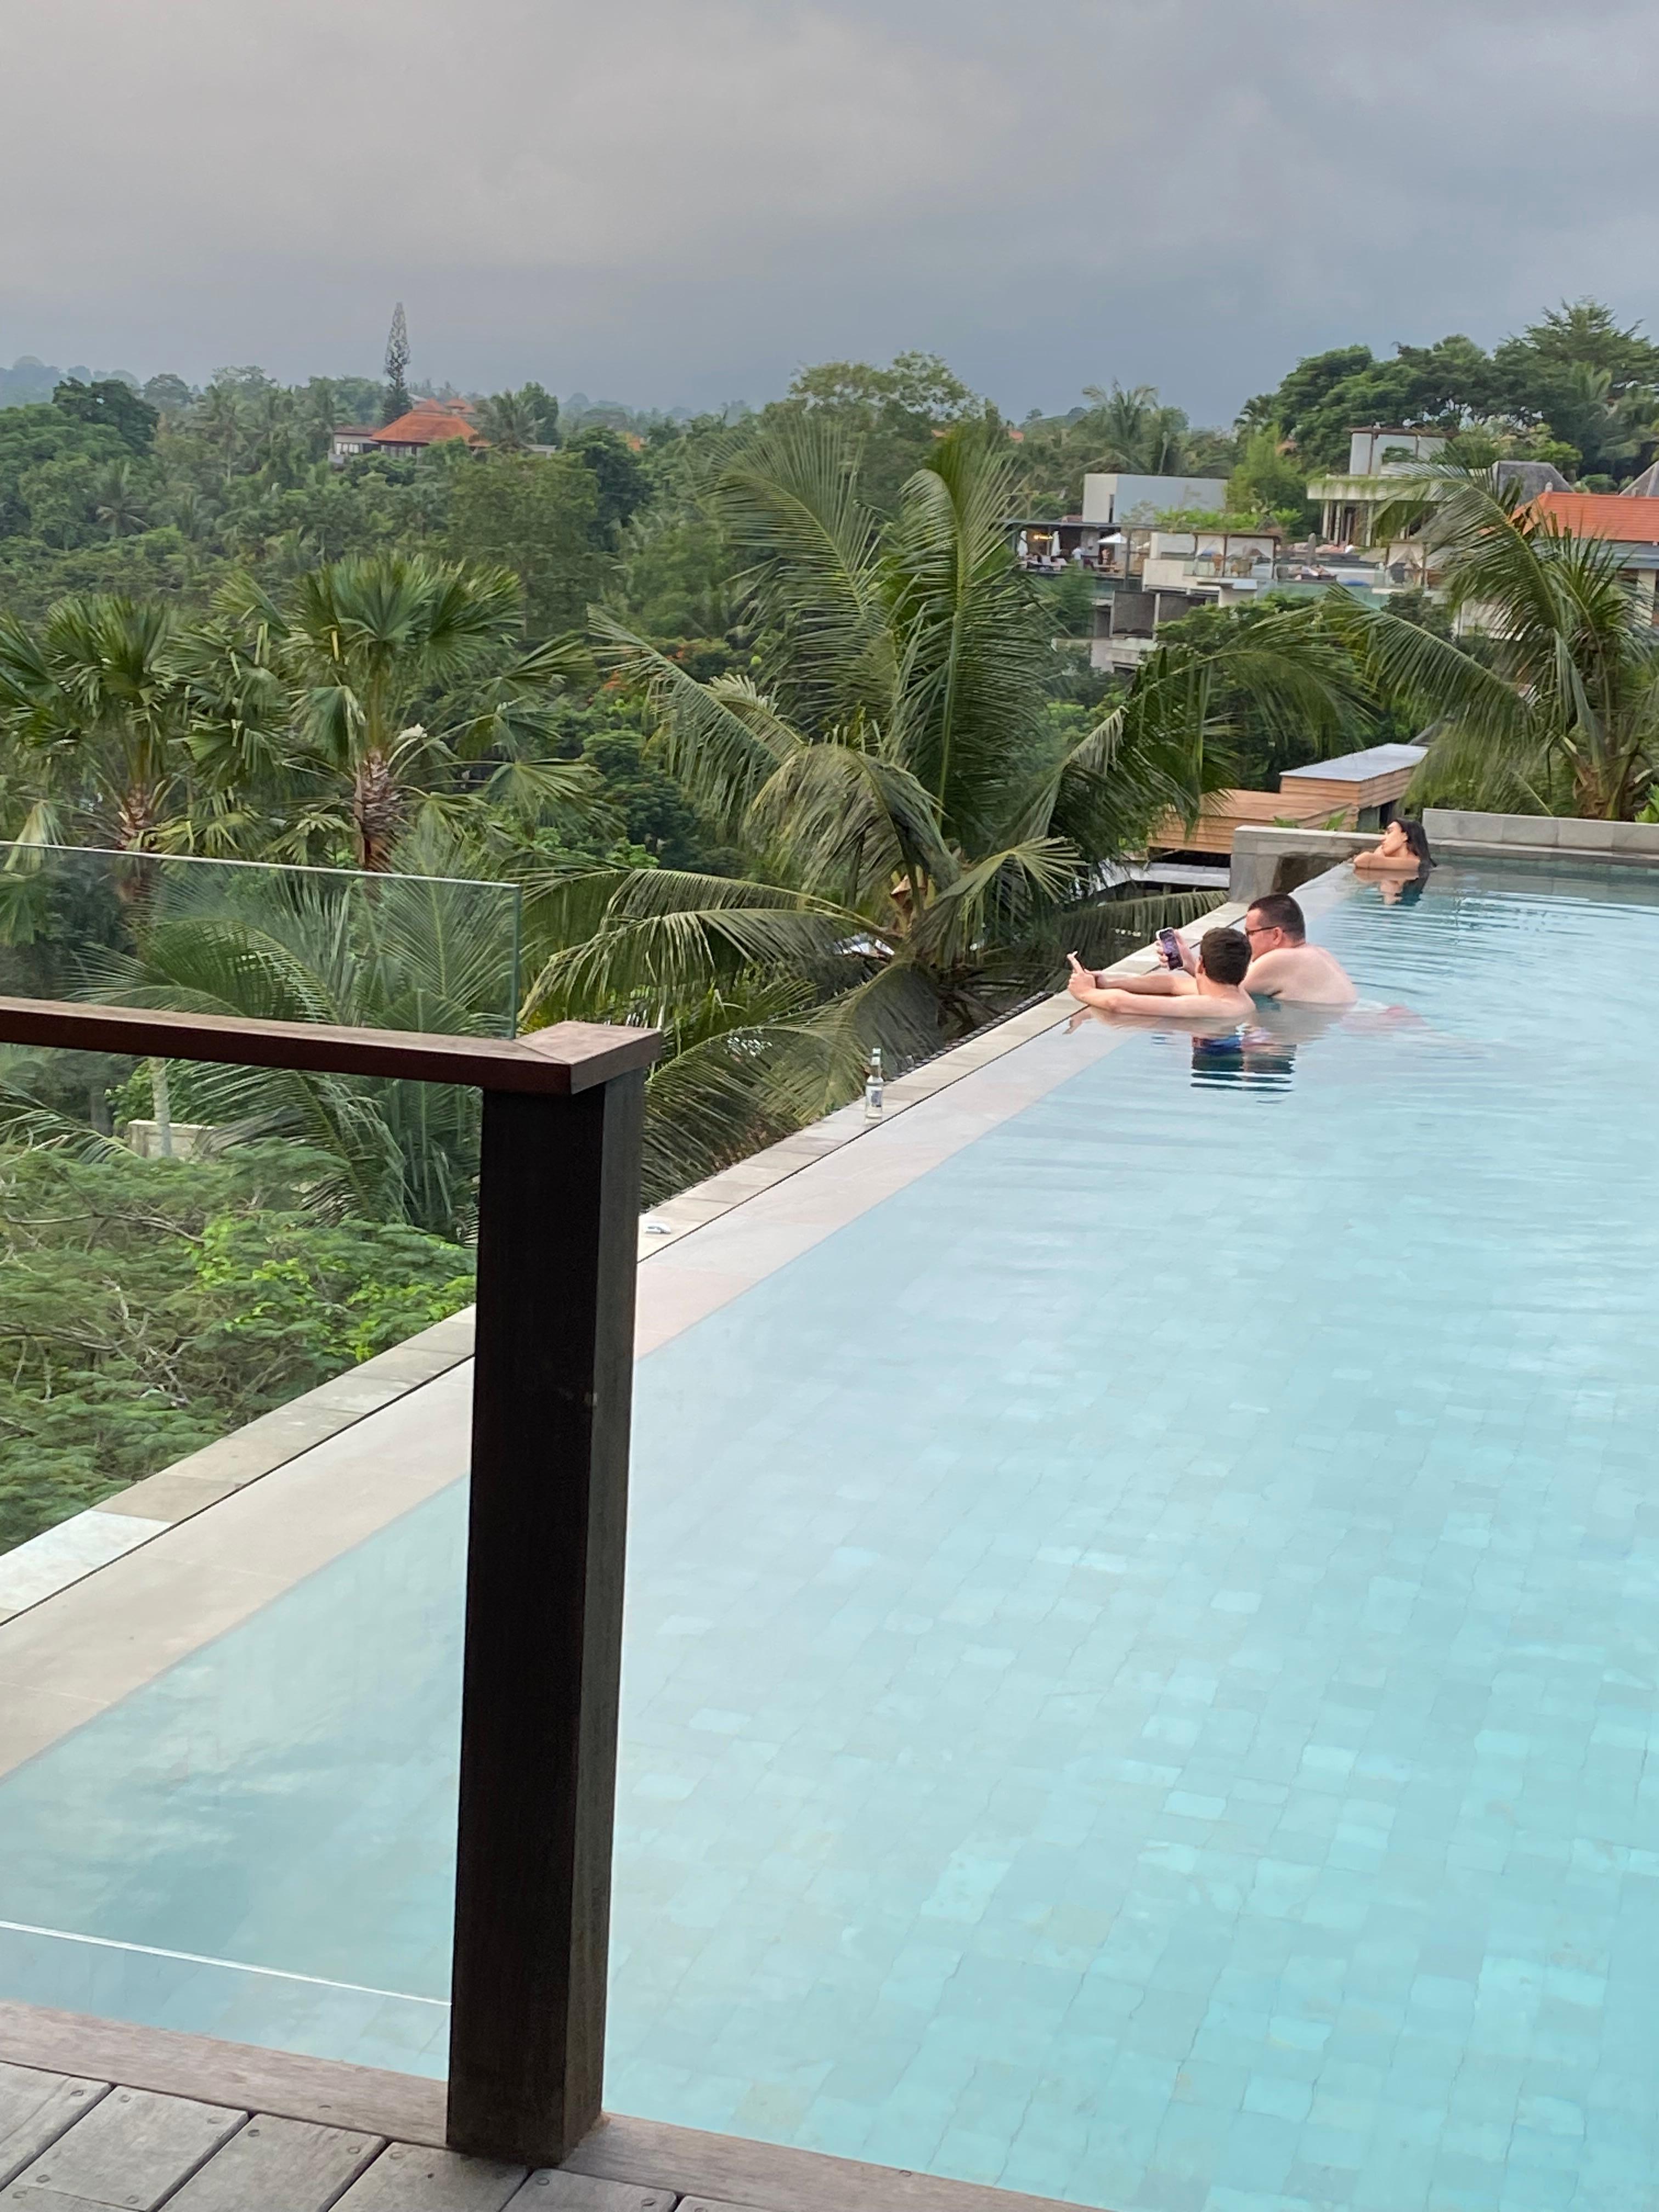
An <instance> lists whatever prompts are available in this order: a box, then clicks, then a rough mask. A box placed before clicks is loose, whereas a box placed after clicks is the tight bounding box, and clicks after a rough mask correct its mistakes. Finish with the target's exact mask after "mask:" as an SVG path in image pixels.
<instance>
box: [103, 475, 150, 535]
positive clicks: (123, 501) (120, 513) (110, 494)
mask: <svg viewBox="0 0 1659 2212" xmlns="http://www.w3.org/2000/svg"><path fill="white" fill-rule="evenodd" d="M92 509H93V513H94V514H95V515H96V516H97V518H98V520H100V522H101V523H102V524H103V525H104V526H105V528H106V530H107V531H108V532H109V534H110V536H111V537H112V538H125V537H129V536H131V534H132V533H133V532H135V531H139V530H143V529H145V528H147V527H148V525H149V515H148V514H147V513H146V511H145V505H144V499H143V489H142V487H141V486H140V484H139V482H138V478H137V476H136V474H135V473H134V471H133V466H132V463H131V461H111V462H109V463H108V464H107V465H106V466H105V467H104V468H103V469H101V470H100V471H99V473H98V475H97V477H95V478H94V482H93V487H92Z"/></svg>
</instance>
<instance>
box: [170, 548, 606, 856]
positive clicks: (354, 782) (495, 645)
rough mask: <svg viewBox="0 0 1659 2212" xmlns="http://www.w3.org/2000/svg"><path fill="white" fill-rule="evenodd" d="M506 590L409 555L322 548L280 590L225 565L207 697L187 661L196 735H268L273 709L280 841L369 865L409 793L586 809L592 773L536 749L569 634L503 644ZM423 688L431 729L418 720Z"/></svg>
mask: <svg viewBox="0 0 1659 2212" xmlns="http://www.w3.org/2000/svg"><path fill="white" fill-rule="evenodd" d="M518 594H519V586H518V581H517V580H516V578H514V577H513V575H512V574H510V572H508V571H507V570H506V569H482V568H466V567H463V566H461V565H460V564H459V563H452V562H441V561H435V560H431V559H428V558H427V557H426V556H423V555H409V556H405V555H403V554H391V553H385V554H374V555H362V556H352V557H350V558H348V559H346V560H343V561H336V562H330V563H329V564H327V565H326V566H325V567H322V568H314V569H312V570H310V571H308V572H307V573H306V574H302V575H301V576H299V577H298V578H297V579H296V580H295V582H294V584H293V586H291V588H290V590H289V593H288V595H287V596H286V597H285V598H284V599H282V600H280V601H279V600H277V599H273V598H272V597H271V596H270V593H269V592H265V591H264V589H262V588H261V587H260V586H258V585H256V584H254V583H252V581H251V580H246V579H243V580H240V581H239V582H238V583H237V584H235V585H234V586H231V587H230V589H229V591H228V592H227V594H226V595H225V597H224V599H222V603H221V610H220V623H219V627H218V630H217V635H218V636H219V637H220V639H221V641H222V648H223V660H222V672H223V678H224V683H223V687H222V696H221V698H220V699H219V700H218V701H216V700H215V699H214V697H213V696H212V694H213V688H214V687H213V684H212V682H211V678H210V671H198V691H197V705H198V713H199V717H200V730H199V734H198V739H197V745H198V750H199V751H200V752H201V754H202V756H203V757H204V759H213V758H216V757H218V756H219V754H220V753H221V751H222V749H223V748H224V747H225V746H226V745H227V744H232V743H233V742H234V744H235V745H244V744H246V743H247V742H249V740H250V738H252V737H253V736H254V735H256V734H258V735H262V736H263V738H264V741H265V742H267V743H270V744H276V735H275V732H274V721H275V720H276V719H277V718H280V720H281V721H282V722H283V725H284V726H285V733H284V738H283V742H284V743H285V744H286V755H285V759H286V772H287V774H288V776H289V781H290V782H291V784H292V785H293V787H294V789H295V792H296V793H298V794H299V796H298V799H297V801H296V804H295V806H294V807H293V808H292V810H291V811H290V815H289V826H288V829H287V830H286V832H285V833H284V836H283V838H282V839H281V840H280V841H279V848H280V849H282V850H283V851H286V852H289V853H290V854H293V855H294V856H295V857H297V858H304V857H308V856H310V855H311V854H313V852H314V851H316V850H317V849H318V848H319V847H320V848H325V849H327V850H331V851H333V850H339V849H340V848H343V849H344V850H345V851H346V852H347V853H349V856H350V859H351V860H352V861H353V862H354V863H355V865H356V866H358V867H360V868H367V869H371V870H374V871H376V872H381V871H385V870H386V869H389V868H390V867H392V865H393V861H392V853H393V848H394V847H395V845H396V843H397V842H398V837H399V836H400V835H401V834H402V832H403V831H404V828H405V827H406V825H407V823H409V821H410V817H411V815H412V813H413V811H415V809H416V806H417V805H427V806H437V807H439V808H440V809H441V808H443V807H445V806H454V805H463V806H465V807H469V808H470V807H476V806H477V803H478V802H479V801H480V800H482V801H483V802H484V804H485V805H486V806H489V807H493V808H495V809H496V810H498V811H505V812H507V813H508V814H510V815H513V816H516V817H533V816H535V815H536V814H537V813H538V811H547V810H551V811H559V810H561V809H562V810H564V811H565V812H566V813H567V814H572V813H574V814H578V815H579V814H580V813H581V811H583V810H585V809H590V810H591V808H592V806H593V805H595V804H596V803H597V800H598V797H599V787H598V781H597V779H596V778H595V776H594V775H593V773H592V770H591V769H587V768H586V767H584V766H582V765H580V763H571V762H562V761H555V760H550V759H548V758H546V757H545V752H546V748H547V735H548V733H547V724H546V713H545V710H546V707H547V704H548V702H549V701H550V699H551V698H552V697H553V696H555V695H556V693H557V692H558V691H559V690H561V689H562V687H563V684H564V682H565V680H566V677H567V674H568V671H569V669H570V668H571V666H572V665H573V659H572V649H571V647H569V646H568V643H560V642H559V641H552V642H550V643H547V644H544V645H542V646H538V647H536V648H535V649H534V650H533V651H532V652H530V653H517V654H516V655H515V654H513V651H512V648H513V647H514V646H515V645H516V643H517V641H518V636H519V629H520V617H519V598H518ZM428 702H436V703H437V704H438V705H439V707H440V708H441V720H442V724H443V726H441V727H435V728H434V727H428V725H427V723H426V722H424V721H422V720H420V719H418V714H419V713H420V712H422V711H425V710H426V708H427V705H428ZM446 702H447V705H446ZM251 710H252V711H251Z"/></svg>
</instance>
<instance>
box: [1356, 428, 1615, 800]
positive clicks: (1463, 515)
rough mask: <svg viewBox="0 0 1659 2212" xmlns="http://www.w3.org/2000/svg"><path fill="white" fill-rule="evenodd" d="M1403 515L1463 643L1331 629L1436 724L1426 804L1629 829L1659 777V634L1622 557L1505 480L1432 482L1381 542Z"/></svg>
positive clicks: (1393, 693)
mask: <svg viewBox="0 0 1659 2212" xmlns="http://www.w3.org/2000/svg"><path fill="white" fill-rule="evenodd" d="M1407 520H1414V521H1416V522H1417V523H1418V524H1419V526H1420V527H1421V528H1422V530H1423V532H1424V533H1425V537H1426V538H1427V539H1428V541H1429V543H1430V544H1431V545H1432V546H1433V548H1434V549H1435V553H1436V557H1437V562H1438V564H1439V566H1440V568H1441V571H1442V574H1443V580H1444V585H1445V592H1446V599H1447V603H1448V605H1449V607H1450V608H1451V610H1452V612H1453V614H1454V616H1455V617H1457V618H1458V627H1459V629H1461V630H1462V632H1463V633H1464V634H1463V635H1461V636H1458V637H1455V638H1453V639H1449V640H1447V639H1442V638H1438V637H1436V636H1435V635H1433V634H1432V633H1431V631H1429V630H1426V629H1419V628H1418V627H1417V626H1415V625H1414V624H1413V623H1407V622H1405V621H1402V620H1401V619H1400V618H1399V617H1395V616H1391V615H1389V614H1388V613H1386V612H1368V611H1364V610H1363V609H1361V608H1358V607H1346V608H1345V607H1341V606H1337V605H1334V606H1333V608H1332V610H1331V615H1330V619H1331V620H1332V621H1333V623H1334V625H1336V626H1338V627H1340V629H1341V630H1342V631H1343V633H1344V634H1345V635H1346V636H1347V637H1348V638H1349V639H1350V640H1351V641H1352V644H1353V646H1354V648H1355V650H1356V652H1357V653H1358V656H1359V658H1360V659H1361V661H1362V664H1363V665H1364V668H1365V671H1366V673H1367V676H1368V678H1369V679H1370V682H1371V683H1372V684H1374V685H1375V687H1376V689H1377V690H1379V691H1380V692H1382V693H1383V695H1384V696H1387V697H1389V698H1390V699H1392V700H1394V701H1395V702H1397V703H1399V704H1400V705H1401V706H1402V707H1404V708H1407V710H1408V711H1410V712H1411V713H1413V714H1414V715H1415V716H1416V717H1418V718H1419V720H1421V721H1423V722H1425V723H1426V724H1428V725H1429V726H1430V738H1429V755H1428V757H1427V759H1426V760H1425V762H1424V763H1423V766H1422V769H1420V770H1419V775H1418V778H1417V781H1416V784H1415V786H1414V790H1415V792H1416V793H1417V794H1418V795H1419V797H1420V796H1422V795H1423V794H1424V793H1436V794H1441V795H1444V796H1446V797H1449V798H1452V799H1455V800H1458V801H1460V802H1461V803H1462V804H1464V805H1490V806H1492V807H1496V808H1498V809H1499V810H1503V809H1511V810H1516V811H1523V812H1541V813H1551V812H1566V811H1571V812H1573V813H1577V814H1580V815H1587V816H1593V817H1599V818H1605V819H1608V820H1614V821H1617V820H1621V819H1628V818H1629V817H1630V816H1631V815H1632V814H1633V813H1634V812H1635V811H1636V810H1637V808H1638V807H1639V806H1640V805H1642V803H1643V800H1644V796H1645V795H1646V793H1647V792H1648V790H1649V788H1650V785H1651V784H1652V781H1653V779H1654V775H1655V773H1656V769H1659V633H1656V632H1655V630H1654V629H1653V628H1652V627H1651V625H1650V622H1649V619H1648V617H1647V614H1646V612H1645V611H1644V609H1643V608H1642V607H1641V606H1639V605H1638V603H1637V601H1636V599H1635V598H1634V595H1633V594H1632V591H1631V589H1630V587H1629V586H1627V585H1626V583H1625V581H1624V580H1623V578H1622V576H1621V574H1620V555H1619V553H1618V551H1617V550H1616V549H1615V548H1614V547H1613V546H1612V545H1610V544H1607V542H1606V541H1604V540H1603V539H1601V538H1584V537H1577V536H1575V535H1574V534H1572V533H1571V532H1569V531H1566V530H1564V529H1562V528H1561V526H1559V523H1558V522H1557V521H1556V520H1554V518H1553V517H1552V516H1551V515H1549V514H1548V513H1543V514H1539V513H1534V512H1532V511H1531V510H1530V509H1529V508H1528V507H1527V506H1526V505H1524V504H1523V494H1522V490H1521V489H1520V488H1519V487H1518V486H1516V485H1514V484H1510V485H1505V484H1504V483H1503V482H1502V481H1501V471H1496V470H1475V469H1469V468H1462V467H1458V466H1455V465H1451V464H1446V465H1441V466H1439V467H1437V468H1434V469H1431V470H1428V471H1423V472H1421V473H1420V474H1419V475H1418V476H1416V477H1413V479H1412V481H1411V483H1409V484H1408V485H1407V487H1406V488H1405V489H1403V490H1402V494H1401V502H1400V505H1399V507H1398V508H1397V509H1396V510H1395V511H1394V512H1393V513H1389V514H1385V515H1384V516H1383V517H1382V518H1381V519H1380V520H1379V522H1378V525H1377V527H1378V531H1379V533H1389V534H1392V533H1394V532H1396V531H1397V530H1398V529H1399V528H1400V527H1401V526H1402V525H1403V524H1404V523H1405V522H1406V521H1407ZM1342 596H1343V595H1341V594H1340V593H1337V594H1333V599H1334V600H1340V599H1341V598H1342Z"/></svg>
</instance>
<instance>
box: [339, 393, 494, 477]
mask: <svg viewBox="0 0 1659 2212" xmlns="http://www.w3.org/2000/svg"><path fill="white" fill-rule="evenodd" d="M447 438H464V439H465V441H466V442H467V444H468V445H469V446H481V445H482V444H483V442H484V441H483V438H482V437H481V436H480V435H479V434H478V430H477V426H476V425H475V423H474V422H473V420H472V409H471V405H470V404H469V403H468V402H467V401H466V400H465V399H417V400H416V403H415V404H414V405H413V406H412V407H411V408H410V410H409V412H408V413H407V414H406V415H400V416H398V419H397V421H396V422H388V423H386V425H385V426H384V428H380V429H378V430H377V429H371V428H368V427H367V426H365V425H363V424H361V423H345V424H343V425H342V426H341V427H340V428H338V429H337V430H336V431H335V433H334V435H333V438H332V439H331V441H330V444H329V453H328V457H329V459H330V460H331V461H332V462H333V464H334V465H335V466H336V467H337V468H339V467H341V466H343V465H344V463H345V462H347V461H349V460H351V459H355V458H356V455H357V454H359V453H390V454H392V456H393V458H394V459H398V460H400V461H412V460H414V459H417V458H418V456H419V455H421V454H422V453H425V451H426V449H427V447H428V446H436V445H439V444H441V442H442V441H444V440H445V439H447Z"/></svg>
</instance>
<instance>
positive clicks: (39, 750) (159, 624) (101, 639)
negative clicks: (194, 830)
mask: <svg viewBox="0 0 1659 2212" xmlns="http://www.w3.org/2000/svg"><path fill="white" fill-rule="evenodd" d="M175 641H176V625H175V623H174V622H173V617H171V616H170V615H169V614H168V612H167V610H166V609H165V608H164V607H162V606H160V605H156V604H155V602H153V601H152V602H149V603H143V602H135V601H133V600H131V599H114V598H111V599H100V598H94V599H64V600H60V601H59V603H58V605H56V606H55V607H53V609H52V611H51V613H50V614H49V615H48V616H47V617H46V621H45V623H43V624H42V626H41V628H40V633H39V635H33V634H32V633H31V632H30V631H28V630H27V629H25V628H24V627H23V626H22V624H21V623H17V622H15V621H14V620H12V619H11V618H10V617H0V730H3V732H4V733H5V735H6V737H7V738H8V739H9V742H10V743H11V744H13V745H14V746H15V747H16V748H17V749H18V752H19V754H20V756H21V758H22V760H23V761H24V762H25V763H27V771H28V785H29V789H30V791H31V794H32V803H31V804H30V805H29V806H28V809H27V814H26V816H25V817H24V819H23V820H22V822H21V823H20V824H18V825H17V826H16V827H15V828H14V829H13V831H12V834H13V835H14V836H17V837H20V838H21V839H22V840H24V841H25V842H42V843H48V844H52V843H62V842H67V833H70V832H76V833H80V834H82V835H89V836H90V837H91V839H92V841H93V842H96V843H99V844H102V845H108V846H112V847H114V848H116V849H117V850H118V851H121V852H147V851H155V850H157V849H160V848H163V847H165V846H168V845H179V844H183V843H188V842H191V829H190V815H191V781H192V774H193V768H194V763H193V760H192V757H191V749H190V742H189V733H190V710H189V699H188V695H187V693H186V690H185V686H184V684H183V683H182V682H181V681H180V678H179V670H178V667H177V665H176V664H175V661H174V658H173V647H174V644H175Z"/></svg>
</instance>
